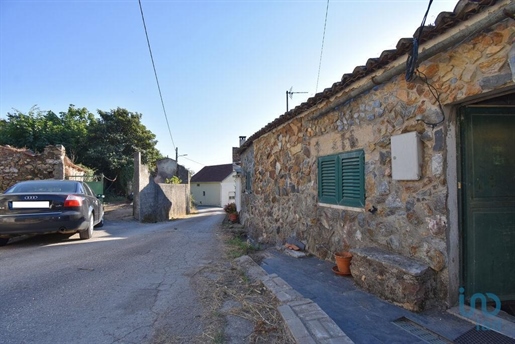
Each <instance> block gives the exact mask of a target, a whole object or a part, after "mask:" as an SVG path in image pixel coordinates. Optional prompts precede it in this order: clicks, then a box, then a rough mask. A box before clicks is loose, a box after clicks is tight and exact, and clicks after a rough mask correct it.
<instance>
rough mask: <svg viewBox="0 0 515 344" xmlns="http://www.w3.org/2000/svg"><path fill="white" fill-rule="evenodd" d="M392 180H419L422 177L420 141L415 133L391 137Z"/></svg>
mask: <svg viewBox="0 0 515 344" xmlns="http://www.w3.org/2000/svg"><path fill="white" fill-rule="evenodd" d="M391 143H392V146H391V147H392V178H393V179H395V180H419V179H420V177H421V176H422V163H423V161H422V158H423V156H422V141H421V140H420V137H419V135H418V133H417V132H411V133H406V134H401V135H395V136H392V141H391Z"/></svg>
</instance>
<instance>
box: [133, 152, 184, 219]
mask: <svg viewBox="0 0 515 344" xmlns="http://www.w3.org/2000/svg"><path fill="white" fill-rule="evenodd" d="M165 166H168V164H165ZM165 170H166V168H165ZM168 172H170V171H168ZM168 172H166V171H160V172H159V171H156V172H155V173H151V172H150V171H149V170H148V167H147V166H146V165H143V164H142V163H141V154H140V153H139V152H137V153H135V154H134V202H133V209H134V211H133V213H134V217H135V218H136V220H139V221H141V222H162V221H168V220H170V219H173V218H178V217H183V216H185V215H187V214H189V213H190V192H189V191H190V184H189V175H188V176H187V184H163V183H156V179H157V180H160V179H159V178H164V179H165V180H166V179H167V178H171V177H172V176H173V174H175V169H173V172H170V173H171V175H169V174H168ZM158 176H159V178H158ZM183 182H184V181H183Z"/></svg>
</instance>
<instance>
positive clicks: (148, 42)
mask: <svg viewBox="0 0 515 344" xmlns="http://www.w3.org/2000/svg"><path fill="white" fill-rule="evenodd" d="M138 3H139V10H140V12H141V19H142V20H143V28H144V29H145V36H146V37H147V45H148V51H149V53H150V60H151V61H152V68H153V69H154V76H155V77H156V83H157V90H158V91H159V98H160V99H161V106H162V107H163V113H164V116H165V120H166V127H167V128H168V133H169V134H170V139H171V140H172V146H173V148H174V149H175V143H174V142H173V136H172V131H171V130H170V123H169V122H168V115H167V114H166V108H165V103H164V101H163V94H162V93H161V86H160V85H159V78H158V77H157V70H156V64H155V63H154V56H153V55H152V48H151V47H150V40H149V38H148V32H147V24H146V23H145V16H144V15H143V7H142V6H141V0H138Z"/></svg>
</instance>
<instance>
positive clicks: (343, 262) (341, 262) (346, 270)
mask: <svg viewBox="0 0 515 344" xmlns="http://www.w3.org/2000/svg"><path fill="white" fill-rule="evenodd" d="M334 259H335V260H336V266H338V271H339V272H341V273H342V274H343V275H350V261H351V260H352V254H351V253H350V252H339V253H335V255H334Z"/></svg>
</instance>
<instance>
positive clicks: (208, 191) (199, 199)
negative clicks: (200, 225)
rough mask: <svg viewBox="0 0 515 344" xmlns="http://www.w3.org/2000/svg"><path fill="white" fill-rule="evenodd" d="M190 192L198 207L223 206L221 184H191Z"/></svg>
mask: <svg viewBox="0 0 515 344" xmlns="http://www.w3.org/2000/svg"><path fill="white" fill-rule="evenodd" d="M198 185H200V186H198ZM190 190H191V194H192V195H193V199H194V200H195V203H196V204H198V205H212V206H217V207H222V206H223V205H222V204H221V203H220V183H191V184H190Z"/></svg>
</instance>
